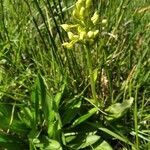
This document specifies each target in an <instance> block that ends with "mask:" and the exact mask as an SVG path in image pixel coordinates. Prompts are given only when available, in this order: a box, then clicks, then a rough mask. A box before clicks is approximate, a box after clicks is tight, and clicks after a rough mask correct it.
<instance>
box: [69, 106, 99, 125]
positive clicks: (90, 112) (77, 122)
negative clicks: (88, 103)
mask: <svg viewBox="0 0 150 150" xmlns="http://www.w3.org/2000/svg"><path fill="white" fill-rule="evenodd" d="M97 111H98V109H97V108H92V109H90V110H89V111H88V113H87V114H85V115H83V116H81V117H79V118H78V119H76V120H75V121H74V122H73V125H72V126H73V127H75V126H77V125H79V124H80V123H82V122H84V121H85V120H87V119H88V118H90V117H91V116H92V115H93V114H95V113H96V112H97Z"/></svg>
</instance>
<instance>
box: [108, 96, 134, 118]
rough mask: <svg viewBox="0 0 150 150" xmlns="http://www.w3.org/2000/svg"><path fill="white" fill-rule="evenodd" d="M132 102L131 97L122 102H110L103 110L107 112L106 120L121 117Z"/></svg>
mask: <svg viewBox="0 0 150 150" xmlns="http://www.w3.org/2000/svg"><path fill="white" fill-rule="evenodd" d="M132 103H133V98H132V97H131V98H130V99H129V100H125V101H124V102H122V103H116V104H112V105H111V106H109V107H108V108H106V109H105V111H106V112H107V113H108V116H106V119H107V120H114V119H118V118H120V117H122V116H123V115H124V114H125V113H126V112H127V110H128V109H129V108H131V106H132Z"/></svg>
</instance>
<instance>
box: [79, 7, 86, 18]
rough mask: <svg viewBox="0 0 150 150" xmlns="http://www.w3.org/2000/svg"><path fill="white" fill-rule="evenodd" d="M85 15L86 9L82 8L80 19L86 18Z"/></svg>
mask: <svg viewBox="0 0 150 150" xmlns="http://www.w3.org/2000/svg"><path fill="white" fill-rule="evenodd" d="M84 13H85V7H81V10H80V13H79V14H80V17H82V18H83V17H84Z"/></svg>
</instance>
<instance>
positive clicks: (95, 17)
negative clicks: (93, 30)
mask: <svg viewBox="0 0 150 150" xmlns="http://www.w3.org/2000/svg"><path fill="white" fill-rule="evenodd" d="M91 21H92V22H93V24H94V25H96V24H97V23H98V21H99V14H98V11H96V12H95V13H94V15H93V16H92V18H91Z"/></svg>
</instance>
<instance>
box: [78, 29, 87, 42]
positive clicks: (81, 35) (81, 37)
mask: <svg viewBox="0 0 150 150" xmlns="http://www.w3.org/2000/svg"><path fill="white" fill-rule="evenodd" d="M85 37H86V32H85V31H82V32H80V37H79V39H80V40H84V38H85Z"/></svg>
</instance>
